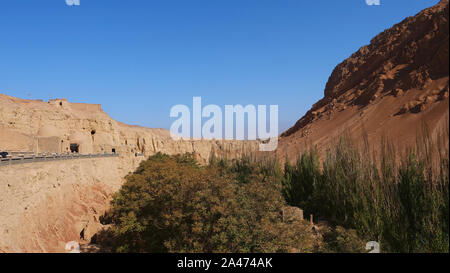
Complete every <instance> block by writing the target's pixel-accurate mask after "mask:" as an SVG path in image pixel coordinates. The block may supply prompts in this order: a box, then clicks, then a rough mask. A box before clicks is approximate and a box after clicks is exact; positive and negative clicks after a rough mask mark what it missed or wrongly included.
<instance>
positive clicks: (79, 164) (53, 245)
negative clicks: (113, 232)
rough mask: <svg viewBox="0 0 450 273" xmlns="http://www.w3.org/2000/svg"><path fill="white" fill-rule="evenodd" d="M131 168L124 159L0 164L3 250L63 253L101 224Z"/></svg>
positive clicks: (1, 238)
mask: <svg viewBox="0 0 450 273" xmlns="http://www.w3.org/2000/svg"><path fill="white" fill-rule="evenodd" d="M127 172H128V170H127V169H123V168H122V167H121V162H120V159H119V158H98V159H79V160H67V161H52V162H42V163H32V164H21V165H11V166H1V167H0V173H1V175H0V253H1V252H64V251H65V245H66V243H67V242H70V241H78V242H80V243H83V242H86V241H88V240H89V239H90V237H91V236H92V235H94V234H95V233H96V232H97V231H98V230H99V229H100V228H101V224H100V223H99V218H100V217H101V215H103V213H104V212H105V210H106V209H107V208H108V205H109V201H110V197H111V194H112V193H114V192H116V191H117V190H118V189H119V188H120V186H121V183H122V179H123V176H124V175H125V174H126V173H127Z"/></svg>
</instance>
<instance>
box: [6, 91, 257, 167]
mask: <svg viewBox="0 0 450 273" xmlns="http://www.w3.org/2000/svg"><path fill="white" fill-rule="evenodd" d="M71 144H72V145H74V144H75V145H76V146H77V149H78V152H80V153H84V154H88V153H104V152H108V153H111V152H112V151H115V152H116V153H119V154H120V155H121V157H122V159H123V160H122V161H123V162H124V164H131V165H133V166H136V162H139V161H140V160H141V159H142V156H140V157H139V156H138V157H137V156H136V154H142V155H143V156H145V157H147V156H149V155H152V154H155V153H157V152H163V153H167V154H179V153H186V152H189V153H194V154H195V155H196V156H197V157H198V159H199V160H200V161H201V162H205V161H207V160H208V159H209V157H210V156H211V154H216V155H220V154H226V155H229V156H237V155H239V154H241V153H243V152H247V151H249V150H252V149H256V148H257V143H256V142H243V141H205V140H180V141H174V140H172V138H171V137H170V134H169V131H167V130H164V129H150V128H144V127H140V126H130V125H126V124H123V123H120V122H117V121H115V120H113V119H112V118H111V117H109V116H108V115H107V114H106V113H105V112H103V111H102V110H101V107H100V105H93V104H82V103H70V102H67V101H66V100H64V99H57V100H52V101H49V102H43V101H37V100H23V99H19V98H14V97H10V96H6V95H2V94H0V150H3V151H5V150H6V151H18V152H30V153H42V152H46V153H53V152H55V153H65V152H70V151H71V149H72V148H71ZM130 170H131V169H130Z"/></svg>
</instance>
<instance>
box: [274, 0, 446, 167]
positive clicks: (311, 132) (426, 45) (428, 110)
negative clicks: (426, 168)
mask: <svg viewBox="0 0 450 273" xmlns="http://www.w3.org/2000/svg"><path fill="white" fill-rule="evenodd" d="M448 19H449V1H448V0H442V1H441V2H440V3H438V4H437V5H435V6H433V7H431V8H429V9H426V10H424V11H422V12H420V13H419V14H417V15H416V16H414V17H409V18H406V19H405V20H403V21H402V22H401V23H399V24H397V25H395V26H393V27H392V28H390V29H388V30H386V31H384V32H383V33H381V34H379V35H378V36H376V37H375V38H373V39H372V41H371V43H370V44H369V45H368V46H363V47H362V48H360V49H359V50H358V51H357V52H356V53H354V54H353V55H352V56H351V57H350V58H348V59H346V60H345V61H343V62H342V63H341V64H339V65H338V66H337V67H336V68H335V69H334V71H333V73H332V74H331V76H330V78H329V80H328V83H327V85H326V88H325V92H324V98H323V99H321V100H320V101H319V102H317V103H316V104H315V105H314V106H313V107H312V108H311V110H310V111H308V112H307V113H306V115H305V116H303V117H302V118H301V119H300V120H299V121H298V122H297V123H296V124H295V125H294V126H293V127H292V128H290V129H289V130H287V131H286V132H285V133H283V134H282V138H281V141H280V146H279V149H278V151H277V152H278V155H279V156H281V157H283V158H284V157H285V156H286V155H287V156H289V158H295V156H296V155H298V153H299V151H300V150H302V149H304V148H305V147H307V146H310V145H317V147H319V149H321V150H322V151H323V149H325V147H327V146H328V145H329V144H330V142H332V141H333V140H335V139H336V138H337V137H339V135H341V134H342V133H343V131H344V130H348V131H349V132H350V133H351V134H352V135H353V136H354V137H355V138H359V137H361V135H362V132H363V131H365V132H366V133H367V134H368V136H369V141H370V142H371V143H373V144H375V145H376V144H377V143H379V141H380V138H381V137H382V136H387V137H389V138H390V139H391V140H392V141H395V142H396V143H397V144H399V145H408V144H411V142H413V141H414V139H415V137H416V133H417V132H418V131H419V130H420V127H421V126H422V124H423V123H426V124H427V125H428V126H429V128H430V130H431V131H434V130H435V129H436V128H437V127H438V126H439V124H440V123H442V122H446V121H445V120H446V116H447V115H448V112H449V110H448V107H449V98H448V95H449V68H448V67H449V66H448V65H449V63H448V62H449V55H448V50H449V49H448V48H449V25H448V24H449V21H448Z"/></svg>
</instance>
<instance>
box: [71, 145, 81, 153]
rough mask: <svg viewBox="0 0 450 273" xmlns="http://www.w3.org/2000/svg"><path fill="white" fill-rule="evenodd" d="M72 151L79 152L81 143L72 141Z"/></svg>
mask: <svg viewBox="0 0 450 273" xmlns="http://www.w3.org/2000/svg"><path fill="white" fill-rule="evenodd" d="M70 152H71V153H79V152H80V145H78V144H77V143H71V144H70Z"/></svg>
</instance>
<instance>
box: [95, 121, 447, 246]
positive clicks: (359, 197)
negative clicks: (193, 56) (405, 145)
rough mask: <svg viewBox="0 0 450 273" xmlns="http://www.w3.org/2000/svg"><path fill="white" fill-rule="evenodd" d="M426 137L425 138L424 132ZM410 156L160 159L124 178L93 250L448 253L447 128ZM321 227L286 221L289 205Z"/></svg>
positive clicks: (366, 150)
mask: <svg viewBox="0 0 450 273" xmlns="http://www.w3.org/2000/svg"><path fill="white" fill-rule="evenodd" d="M425 131H426V130H425ZM423 135H424V136H425V137H421V138H418V139H419V140H420V141H418V144H417V145H416V146H417V147H416V148H415V149H409V150H407V151H405V152H399V151H398V150H396V149H394V147H393V145H392V144H389V142H388V141H383V142H382V143H381V149H379V152H378V153H375V152H373V151H371V150H370V147H369V145H367V141H365V143H366V144H365V145H364V146H363V147H357V146H356V145H354V144H353V143H352V142H351V141H350V138H349V137H345V136H344V137H342V138H341V139H340V140H339V141H338V142H337V143H336V144H335V145H333V147H332V149H329V150H328V151H327V152H326V156H324V158H323V161H322V162H321V161H320V160H319V155H318V152H317V151H315V150H314V149H311V150H310V151H307V152H305V153H303V154H302V155H300V157H299V160H297V162H296V163H295V164H293V165H292V164H289V163H286V164H285V166H284V171H283V170H282V168H280V167H279V164H278V163H277V162H276V161H275V160H267V159H263V160H262V159H259V160H256V159H255V158H251V157H244V158H241V159H239V160H233V161H230V160H225V159H214V158H213V159H212V160H211V162H210V164H209V165H208V166H200V165H199V164H198V163H197V162H196V161H195V160H194V159H193V157H192V156H190V155H178V156H168V155H163V154H157V155H155V156H152V157H150V158H149V159H148V160H146V161H144V162H143V163H141V165H140V166H139V168H138V169H137V170H136V171H135V172H134V173H132V174H130V175H128V176H127V177H126V183H125V184H124V185H123V186H122V188H121V190H120V191H119V192H118V193H117V194H116V195H115V196H114V199H113V201H112V208H111V210H110V211H109V212H107V213H106V215H105V216H104V219H103V220H102V221H103V223H105V224H111V227H110V228H109V229H108V230H106V231H103V232H100V233H99V234H97V236H96V237H95V238H94V240H95V242H96V243H99V244H101V245H103V246H104V247H107V248H109V249H111V250H112V251H117V252H364V251H365V249H364V248H365V243H366V242H368V241H377V242H379V243H380V245H381V250H382V251H384V252H448V251H449V191H448V190H449V159H448V155H449V154H448V137H449V135H448V128H447V130H446V131H443V133H441V134H440V135H439V136H438V137H437V138H436V139H433V140H432V139H431V137H430V136H428V135H427V134H423ZM288 205H289V206H296V207H300V208H302V209H304V211H305V215H309V214H313V215H314V216H315V219H324V220H326V221H327V223H326V224H325V225H320V227H314V228H313V227H312V226H311V225H310V224H309V223H308V222H307V221H300V220H295V221H292V220H291V221H283V215H282V213H281V211H282V210H283V208H285V207H286V206H288Z"/></svg>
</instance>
